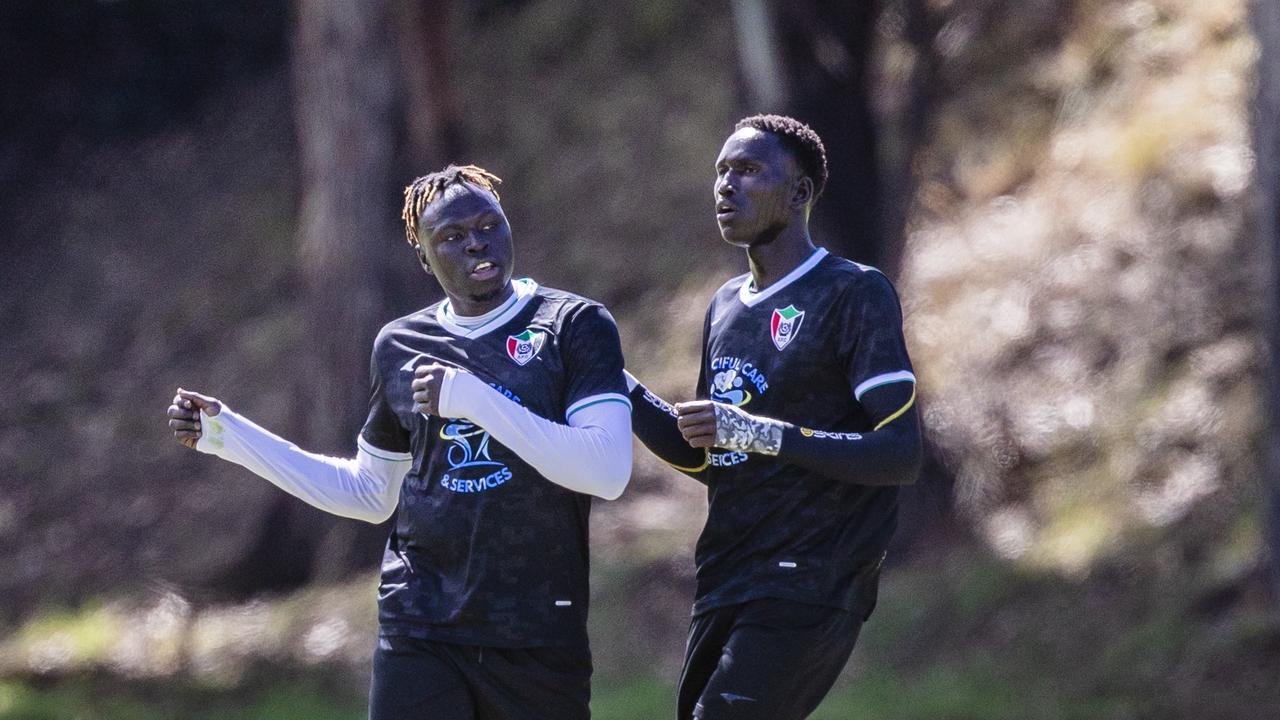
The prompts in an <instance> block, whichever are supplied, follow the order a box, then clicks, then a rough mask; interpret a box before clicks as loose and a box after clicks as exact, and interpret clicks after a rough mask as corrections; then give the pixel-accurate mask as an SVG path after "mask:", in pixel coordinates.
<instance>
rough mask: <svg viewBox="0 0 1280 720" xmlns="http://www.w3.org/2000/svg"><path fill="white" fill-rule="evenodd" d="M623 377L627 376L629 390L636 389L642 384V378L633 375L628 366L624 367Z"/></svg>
mask: <svg viewBox="0 0 1280 720" xmlns="http://www.w3.org/2000/svg"><path fill="white" fill-rule="evenodd" d="M622 377H624V378H626V380H627V392H632V391H634V390H635V389H636V386H638V385H639V384H640V380H639V379H638V378H637V377H636V376H635V375H632V374H631V373H629V372H627V370H626V368H623V370H622Z"/></svg>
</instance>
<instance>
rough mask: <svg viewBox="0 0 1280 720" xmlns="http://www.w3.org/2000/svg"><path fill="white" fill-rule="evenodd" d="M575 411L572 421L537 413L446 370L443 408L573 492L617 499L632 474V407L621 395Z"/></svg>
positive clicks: (464, 374)
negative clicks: (629, 406) (464, 419)
mask: <svg viewBox="0 0 1280 720" xmlns="http://www.w3.org/2000/svg"><path fill="white" fill-rule="evenodd" d="M601 400H602V401H601V402H599V403H597V404H594V405H591V406H590V407H586V408H584V409H582V410H579V411H577V412H575V413H573V414H572V415H571V416H570V417H569V418H568V420H569V424H568V425H562V424H560V423H557V422H552V421H551V420H548V419H546V418H544V417H540V416H538V415H535V414H534V413H533V412H531V411H530V410H528V409H527V408H525V407H522V406H521V405H519V404H517V403H515V402H514V401H512V400H510V399H508V398H507V397H506V396H504V395H503V394H502V393H500V392H498V391H497V390H494V389H493V388H491V387H489V385H487V384H486V383H485V382H484V381H483V380H480V379H479V378H477V377H476V376H474V375H472V374H470V373H468V372H462V371H456V370H455V371H450V372H449V373H447V374H446V376H445V380H444V384H443V386H442V389H441V392H440V403H439V405H440V413H441V415H444V416H445V417H460V418H466V419H468V420H470V421H472V422H474V423H475V424H477V425H479V426H480V427H482V428H484V429H485V430H487V431H488V432H489V434H490V435H491V436H493V437H494V438H495V439H496V440H497V441H498V442H500V443H502V444H503V445H505V446H507V447H508V448H510V449H511V450H512V451H513V452H515V453H516V454H517V455H519V456H520V458H521V459H523V460H524V461H525V462H527V463H529V464H530V465H532V466H533V468H534V469H535V470H537V471H538V472H539V473H540V474H541V475H542V476H543V477H545V478H546V479H548V480H550V481H551V482H553V483H555V484H557V485H560V486H561V487H564V488H567V489H569V490H573V491H575V492H580V493H586V494H588V495H595V496H597V497H601V498H604V499H606V500H613V499H615V498H617V497H618V496H619V495H621V494H622V491H623V489H625V488H626V486H627V481H628V480H630V478H631V420H630V416H629V413H630V409H629V408H628V407H627V403H626V402H625V398H623V397H622V396H621V395H617V396H605V397H602V398H601Z"/></svg>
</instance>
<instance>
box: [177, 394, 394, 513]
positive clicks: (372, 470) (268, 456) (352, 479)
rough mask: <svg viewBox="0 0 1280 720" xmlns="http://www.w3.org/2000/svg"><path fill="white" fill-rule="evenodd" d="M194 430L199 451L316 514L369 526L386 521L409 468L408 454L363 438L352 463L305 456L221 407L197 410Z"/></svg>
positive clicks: (324, 456) (322, 456)
mask: <svg viewBox="0 0 1280 720" xmlns="http://www.w3.org/2000/svg"><path fill="white" fill-rule="evenodd" d="M200 427H201V432H200V440H199V441H198V442H197V443H196V449H197V450H199V451H200V452H203V453H208V454H210V455H216V456H218V457H220V458H222V459H224V460H229V461H231V462H233V463H236V464H237V465H241V466H243V467H246V468H248V469H249V470H251V471H253V472H254V473H255V474H257V475H259V476H261V477H263V478H265V479H267V480H269V481H270V482H271V483H272V484H274V485H275V486H276V487H279V488H280V489H281V490H284V491H285V492H287V493H289V494H290V495H293V496H294V497H296V498H298V499H300V500H303V501H304V502H306V503H308V504H310V505H313V506H315V507H318V508H320V509H321V510H324V511H326V512H330V513H333V514H334V515H341V516H342V517H348V518H355V519H356V520H364V521H367V522H371V523H379V522H382V521H383V520H386V519H387V518H389V517H391V513H392V512H393V511H394V510H395V509H396V503H397V502H399V500H400V484H401V483H403V482H404V476H405V474H406V473H408V472H409V466H410V465H412V464H413V458H412V456H411V455H409V454H408V453H396V452H390V451H387V450H381V449H379V448H376V447H373V446H372V445H370V444H369V443H367V442H365V439H364V438H359V439H358V443H359V446H360V449H359V451H358V452H357V453H356V457H355V458H354V459H351V458H335V457H329V456H327V455H317V454H316V453H311V452H307V451H305V450H302V449H300V448H299V447H298V446H296V445H294V444H293V443H291V442H289V441H288V440H285V439H284V438H282V437H280V436H278V435H275V434H273V433H271V432H270V431H268V430H265V429H263V428H261V427H259V426H258V425H256V424H254V423H253V422H252V421H251V420H249V419H248V418H246V417H244V416H243V415H239V414H237V413H235V412H232V411H231V410H230V409H228V408H227V407H226V406H225V405H224V406H223V407H222V412H220V413H218V415H217V416H215V417H209V416H208V415H205V414H204V412H201V413H200Z"/></svg>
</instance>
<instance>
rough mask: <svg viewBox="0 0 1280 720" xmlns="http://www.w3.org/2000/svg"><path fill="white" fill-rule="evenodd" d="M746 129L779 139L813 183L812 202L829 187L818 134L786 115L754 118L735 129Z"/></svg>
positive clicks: (823, 150) (825, 157) (744, 121)
mask: <svg viewBox="0 0 1280 720" xmlns="http://www.w3.org/2000/svg"><path fill="white" fill-rule="evenodd" d="M746 127H749V128H755V129H756V130H759V131H761V132H767V133H773V134H774V135H777V136H778V139H779V140H781V141H782V145H783V147H785V148H786V149H787V150H788V151H790V152H791V156H792V157H794V158H795V159H796V162H797V163H798V164H799V165H800V171H801V172H803V173H804V174H805V175H808V176H809V179H811V180H813V199H814V200H817V199H818V196H819V195H821V194H822V191H823V189H824V188H826V186H827V149H826V148H825V147H823V146H822V138H820V137H818V133H816V132H814V131H813V128H811V127H809V126H808V125H805V124H804V123H802V122H800V121H799V120H796V119H795V118H790V117H787V116H786V115H752V116H751V117H747V118H742V119H741V120H739V121H738V124H737V125H734V126H733V129H734V131H735V132H736V131H738V130H741V129H742V128H746Z"/></svg>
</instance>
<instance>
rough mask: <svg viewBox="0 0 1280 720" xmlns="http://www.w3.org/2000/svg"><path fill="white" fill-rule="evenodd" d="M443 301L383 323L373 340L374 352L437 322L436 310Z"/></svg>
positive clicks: (418, 332) (419, 332)
mask: <svg viewBox="0 0 1280 720" xmlns="http://www.w3.org/2000/svg"><path fill="white" fill-rule="evenodd" d="M443 302H444V300H440V301H439V302H435V303H432V304H431V305H428V306H427V307H425V308H423V309H421V310H415V311H414V312H411V313H409V314H408V315H403V316H401V317H398V318H396V319H395V320H392V321H391V322H389V323H387V324H386V325H383V326H382V329H381V330H379V331H378V335H377V337H375V338H374V340H373V351H374V353H377V352H379V351H380V350H383V349H385V348H387V347H388V346H391V345H394V344H395V343H396V342H397V341H398V340H400V339H401V338H403V337H405V336H406V335H410V334H421V333H422V332H423V331H424V330H426V329H427V328H428V327H429V326H430V325H433V324H434V323H435V321H436V320H435V318H436V311H437V310H438V309H439V308H440V305H441V304H442V303H443Z"/></svg>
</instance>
